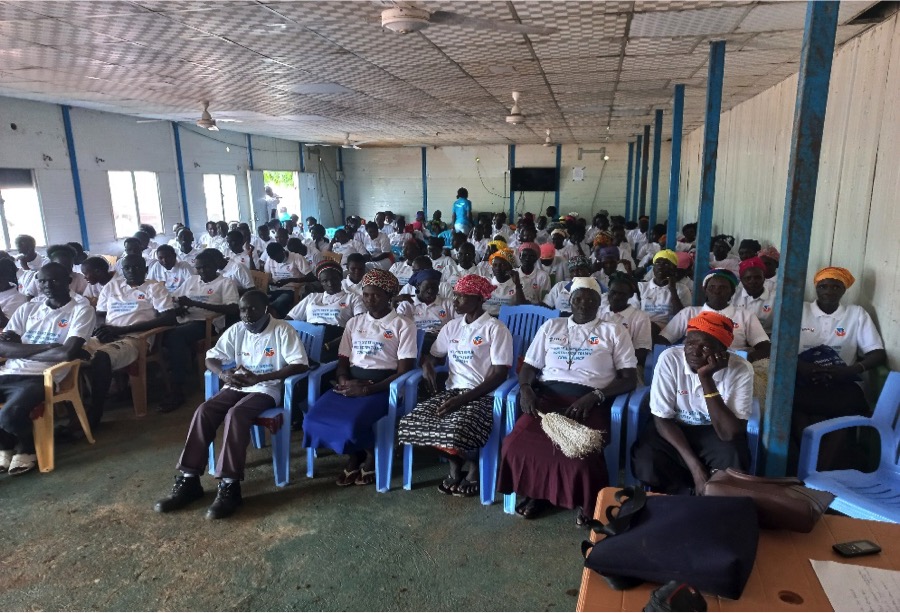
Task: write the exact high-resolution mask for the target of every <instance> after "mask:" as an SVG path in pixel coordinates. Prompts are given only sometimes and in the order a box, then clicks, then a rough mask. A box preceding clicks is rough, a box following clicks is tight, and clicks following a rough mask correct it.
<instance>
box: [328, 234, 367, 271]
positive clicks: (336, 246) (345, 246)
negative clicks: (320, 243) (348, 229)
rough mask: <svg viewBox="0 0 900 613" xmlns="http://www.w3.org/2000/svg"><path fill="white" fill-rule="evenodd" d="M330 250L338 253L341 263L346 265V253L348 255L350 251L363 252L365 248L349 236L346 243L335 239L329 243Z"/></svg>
mask: <svg viewBox="0 0 900 613" xmlns="http://www.w3.org/2000/svg"><path fill="white" fill-rule="evenodd" d="M331 251H332V252H333V253H337V254H340V256H341V265H342V266H346V265H347V256H348V255H350V254H351V253H365V252H366V248H365V247H364V246H363V245H362V243H360V242H359V241H358V240H356V239H353V238H351V239H350V240H348V241H347V242H346V243H339V242H337V241H335V242H334V243H332V245H331Z"/></svg>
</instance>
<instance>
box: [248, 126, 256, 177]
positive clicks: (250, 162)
mask: <svg viewBox="0 0 900 613" xmlns="http://www.w3.org/2000/svg"><path fill="white" fill-rule="evenodd" d="M247 164H248V165H249V166H250V170H256V169H255V168H253V140H252V139H251V138H250V135H249V134H248V135H247Z"/></svg>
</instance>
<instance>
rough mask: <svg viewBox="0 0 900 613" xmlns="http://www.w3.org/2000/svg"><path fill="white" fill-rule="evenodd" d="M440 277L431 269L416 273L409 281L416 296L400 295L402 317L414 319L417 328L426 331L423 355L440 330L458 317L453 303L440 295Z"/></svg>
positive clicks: (399, 305)
mask: <svg viewBox="0 0 900 613" xmlns="http://www.w3.org/2000/svg"><path fill="white" fill-rule="evenodd" d="M441 276H442V275H441V273H439V272H438V271H436V270H434V269H432V268H423V269H422V270H419V271H417V272H416V273H415V274H413V276H412V277H410V279H409V285H411V286H412V287H414V288H415V292H416V294H415V296H412V295H410V294H405V295H401V296H400V298H402V299H403V301H402V302H400V303H399V304H397V313H398V314H399V315H401V316H402V317H406V318H407V319H412V320H413V321H414V322H415V324H416V328H418V329H419V330H424V331H425V344H424V345H423V347H422V350H423V352H424V353H427V351H428V349H429V348H430V347H431V344H432V343H433V342H434V339H436V338H437V335H438V333H439V332H440V331H441V328H443V327H444V326H445V325H446V324H447V323H448V322H449V321H451V320H452V319H453V318H454V317H456V311H455V310H454V308H453V303H454V301H453V300H452V299H450V298H444V297H442V296H441V295H440V293H441V285H442V283H441Z"/></svg>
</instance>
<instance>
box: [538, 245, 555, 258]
mask: <svg viewBox="0 0 900 613" xmlns="http://www.w3.org/2000/svg"><path fill="white" fill-rule="evenodd" d="M553 257H556V247H554V246H553V243H544V244H543V245H541V259H542V260H549V259H550V258H553Z"/></svg>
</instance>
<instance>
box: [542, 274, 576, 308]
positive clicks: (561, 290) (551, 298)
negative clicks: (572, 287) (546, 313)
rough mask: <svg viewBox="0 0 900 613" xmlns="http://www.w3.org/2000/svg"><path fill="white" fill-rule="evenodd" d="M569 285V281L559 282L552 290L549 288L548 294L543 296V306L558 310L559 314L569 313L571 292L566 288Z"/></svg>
mask: <svg viewBox="0 0 900 613" xmlns="http://www.w3.org/2000/svg"><path fill="white" fill-rule="evenodd" d="M569 283H570V282H569V281H560V282H559V283H557V284H556V285H554V286H553V287H552V288H550V292H549V293H548V294H547V295H546V296H544V304H546V305H547V306H548V307H550V308H551V309H556V310H558V311H559V312H560V313H571V312H572V303H571V302H570V296H571V292H570V291H569V290H568V288H567V286H568V285H569Z"/></svg>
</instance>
